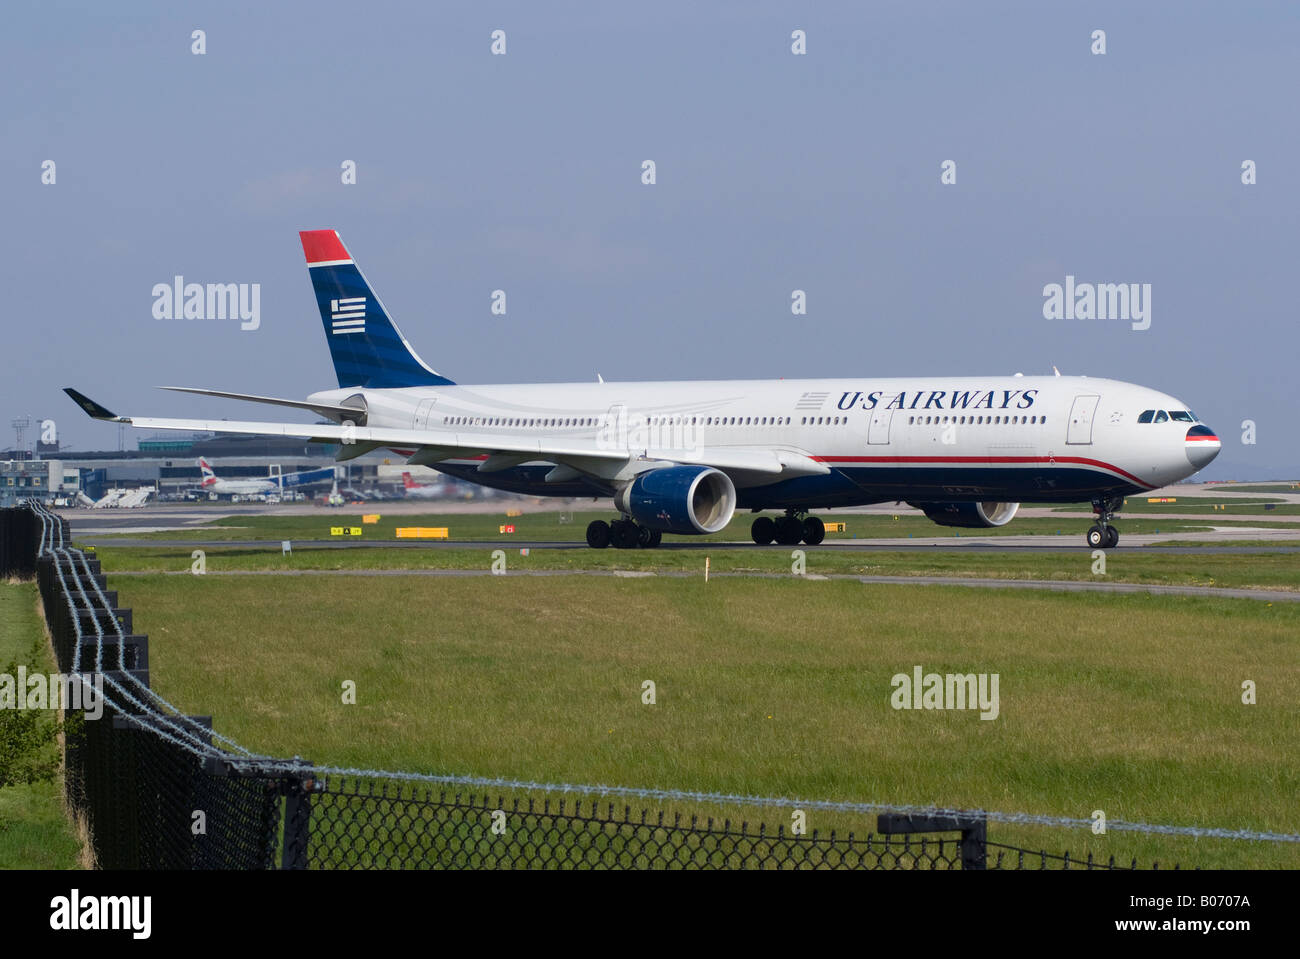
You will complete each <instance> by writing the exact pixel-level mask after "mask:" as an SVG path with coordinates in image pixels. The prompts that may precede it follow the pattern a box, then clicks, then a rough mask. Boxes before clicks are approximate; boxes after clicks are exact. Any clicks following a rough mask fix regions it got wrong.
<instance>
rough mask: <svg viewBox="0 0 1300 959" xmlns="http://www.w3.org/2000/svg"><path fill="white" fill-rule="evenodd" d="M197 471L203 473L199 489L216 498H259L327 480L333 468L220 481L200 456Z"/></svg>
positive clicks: (332, 473) (331, 474)
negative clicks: (213, 494) (292, 487)
mask: <svg viewBox="0 0 1300 959" xmlns="http://www.w3.org/2000/svg"><path fill="white" fill-rule="evenodd" d="M199 470H200V471H201V472H202V473H203V482H202V483H201V484H199V485H200V487H201V488H202V489H203V490H204V491H206V492H208V493H215V494H217V495H218V496H261V495H266V494H268V493H273V494H278V493H283V492H284V490H285V488H286V487H291V486H301V485H303V484H304V483H314V482H318V481H322V480H327V479H329V478H331V477H332V476H333V475H334V468H333V467H332V466H327V467H325V468H323V469H318V470H305V471H303V472H300V473H288V474H283V475H275V476H269V477H267V478H266V479H236V480H230V479H221V478H220V477H219V476H217V474H216V473H215V472H214V471H213V469H212V466H211V465H210V464H209V463H208V461H207V460H206V459H205V458H203V457H202V456H200V457H199Z"/></svg>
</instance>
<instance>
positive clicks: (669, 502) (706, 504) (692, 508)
mask: <svg viewBox="0 0 1300 959" xmlns="http://www.w3.org/2000/svg"><path fill="white" fill-rule="evenodd" d="M614 505H615V506H616V507H617V508H618V509H619V510H620V511H622V512H624V513H627V514H628V515H629V516H631V517H632V518H633V519H634V520H636V521H637V522H638V523H639V524H641V525H642V526H645V527H647V528H649V529H653V530H659V531H660V532H662V533H684V534H687V535H698V534H700V533H716V532H718V530H720V529H723V528H724V527H726V525H727V524H728V523H730V522H731V516H732V514H733V513H734V512H735V511H736V487H735V484H733V483H732V482H731V477H730V476H728V475H727V474H726V473H723V472H722V471H721V470H716V469H713V468H712V467H709V466H664V467H660V468H659V469H653V470H650V471H649V472H646V473H642V474H641V475H640V476H638V477H637V478H636V479H634V480H633V481H632V482H630V483H628V484H627V485H626V486H624V487H623V488H622V489H621V490H619V491H618V493H617V494H616V495H615V496H614Z"/></svg>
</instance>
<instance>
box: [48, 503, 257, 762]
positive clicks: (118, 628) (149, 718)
mask: <svg viewBox="0 0 1300 959" xmlns="http://www.w3.org/2000/svg"><path fill="white" fill-rule="evenodd" d="M28 505H29V506H32V505H33V504H28ZM34 512H35V513H36V515H37V516H39V517H40V520H41V547H40V549H39V552H38V555H43V554H47V553H48V554H50V555H52V556H55V557H56V560H55V562H54V564H53V568H54V573H55V575H56V577H57V578H58V581H59V587H60V589H61V590H62V592H63V595H64V598H65V600H67V605H68V607H69V609H70V610H71V612H72V615H71V617H70V619H71V621H72V626H73V631H74V633H75V636H76V648H75V649H74V651H73V659H72V672H73V673H75V674H79V675H83V676H84V675H85V673H87V672H91V673H98V674H99V675H101V676H102V677H103V679H104V682H105V684H106V685H109V686H111V687H112V688H113V689H114V691H115V692H117V693H118V694H120V696H121V697H122V699H123V700H125V701H126V702H129V703H130V704H131V705H132V706H134V707H135V710H134V711H132V710H127V709H123V708H122V704H121V703H120V702H113V701H112V700H111V699H108V697H105V698H106V700H108V702H109V705H112V706H114V707H115V708H117V709H118V710H119V711H120V712H124V713H130V714H131V718H132V720H133V721H135V722H137V723H139V724H140V725H141V726H145V727H147V728H149V729H150V731H152V732H155V733H157V734H158V735H159V736H160V737H162V738H163V739H166V740H168V741H169V742H171V743H172V744H173V745H177V746H181V747H183V748H185V749H187V750H189V751H191V752H194V753H195V754H198V755H205V756H211V755H214V754H215V755H219V756H224V755H227V754H226V753H224V752H223V751H221V750H220V749H218V748H217V747H215V746H214V745H212V744H210V743H205V742H204V741H203V739H202V738H201V737H200V736H198V735H197V734H195V733H193V732H192V731H190V730H188V729H186V728H184V727H183V726H182V725H181V724H179V723H177V722H174V721H173V720H172V719H171V718H169V717H168V716H167V715H165V714H164V713H163V712H162V711H160V710H158V709H155V708H153V707H152V706H151V705H149V704H147V703H146V702H143V701H141V700H140V699H138V698H136V697H135V696H134V695H132V693H131V692H130V691H129V690H128V689H127V688H126V687H125V686H124V685H122V684H121V683H119V682H118V681H117V680H116V679H114V678H113V677H112V676H110V675H108V673H107V672H106V671H105V669H104V638H105V636H104V626H103V624H102V623H101V622H100V617H99V616H98V615H96V606H95V605H94V604H93V603H92V602H91V599H90V596H89V595H88V594H87V593H86V589H85V585H84V581H83V578H82V577H81V576H78V577H77V579H76V592H77V594H78V595H79V596H80V598H81V601H82V608H83V609H85V610H87V611H88V612H89V613H90V620H91V623H92V625H93V626H94V629H95V666H94V669H93V670H84V669H82V664H81V647H82V642H83V640H85V639H86V635H85V631H84V630H83V628H82V625H81V617H80V615H79V614H78V612H77V607H76V604H75V603H73V602H72V596H73V592H72V590H71V589H70V588H69V586H68V581H67V579H66V578H65V575H64V569H63V566H62V564H60V563H59V562H58V561H57V557H60V556H61V557H62V558H63V559H65V560H67V563H68V565H69V567H72V571H73V572H74V573H75V572H76V570H75V564H76V561H77V559H78V558H79V559H80V561H81V566H82V572H83V573H84V574H85V576H84V579H86V580H89V581H90V584H91V588H92V589H93V591H94V593H95V597H96V599H98V601H99V603H100V606H99V609H103V610H111V609H112V608H113V607H112V606H111V604H110V603H109V602H108V597H107V596H105V595H104V592H103V590H102V589H101V588H100V585H99V583H98V582H97V581H96V579H95V577H94V575H93V574H92V573H91V570H90V563H89V561H88V560H87V559H86V554H85V553H84V552H83V551H82V550H78V549H70V548H68V547H65V546H64V545H63V540H64V536H63V522H62V520H61V519H60V518H59V517H56V516H54V515H53V514H52V513H50V512H49V510H47V509H46V508H45V507H44V506H42V505H35V506H34ZM51 527H52V528H53V530H56V531H57V535H58V545H57V546H56V545H54V534H53V533H51ZM109 618H110V619H111V620H112V628H113V630H114V631H115V632H116V635H117V640H118V641H117V643H116V646H117V660H118V663H117V666H118V671H120V672H121V673H122V674H123V675H124V676H126V677H127V678H128V680H129V681H130V682H131V683H133V684H134V685H135V686H136V687H137V688H138V689H140V690H142V691H143V692H144V693H145V694H146V698H147V699H152V700H153V701H154V702H155V703H157V704H158V705H159V706H161V707H162V708H163V709H165V710H170V711H171V713H172V714H173V715H175V716H183V715H184V713H182V712H181V710H180V709H179V708H178V707H176V706H175V705H173V704H172V703H170V702H168V701H167V700H166V699H164V698H163V697H162V696H160V695H158V693H156V692H155V691H154V690H153V689H152V688H150V687H149V686H147V685H146V684H144V683H142V682H140V680H139V679H137V678H136V677H134V676H132V675H131V672H130V671H129V670H128V669H127V665H126V641H125V640H126V635H125V634H124V633H123V631H122V624H121V623H120V622H119V621H118V620H117V618H116V617H114V616H110V617H109ZM83 682H84V680H83ZM151 722H156V723H160V724H162V725H165V726H167V727H170V728H171V729H173V730H175V731H176V733H177V734H178V735H179V736H180V737H181V738H182V739H184V740H187V742H182V741H181V740H180V739H177V738H176V737H175V736H173V735H171V734H169V733H167V732H166V731H164V730H163V729H161V728H158V727H157V726H155V725H151ZM211 736H212V738H213V739H215V740H218V741H220V742H222V743H225V744H227V745H228V746H230V747H231V748H232V749H233V750H235V751H237V752H239V753H242V754H245V755H250V756H251V755H252V753H251V751H250V750H248V749H246V748H245V747H243V746H241V745H240V744H239V743H237V742H235V741H234V740H233V739H231V738H230V737H228V736H224V735H222V734H220V733H218V732H216V731H215V730H212V731H211Z"/></svg>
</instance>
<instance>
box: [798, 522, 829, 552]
mask: <svg viewBox="0 0 1300 959" xmlns="http://www.w3.org/2000/svg"><path fill="white" fill-rule="evenodd" d="M825 538H826V524H825V523H823V522H822V521H821V520H820V519H818V518H817V517H816V516H808V517H806V518H805V519H804V521H803V541H804V542H805V543H807V544H808V545H809V546H816V545H817V544H818V543H820V542H821V541H822V540H824V539H825Z"/></svg>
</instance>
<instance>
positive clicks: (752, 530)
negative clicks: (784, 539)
mask: <svg viewBox="0 0 1300 959" xmlns="http://www.w3.org/2000/svg"><path fill="white" fill-rule="evenodd" d="M749 536H750V538H751V539H753V541H754V542H755V543H757V544H758V545H759V546H769V545H771V543H772V540H774V539H776V524H775V523H774V522H772V517H770V516H760V517H758V519H756V520H754V522H753V525H751V526H750V527H749Z"/></svg>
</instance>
